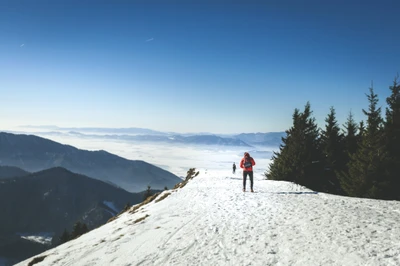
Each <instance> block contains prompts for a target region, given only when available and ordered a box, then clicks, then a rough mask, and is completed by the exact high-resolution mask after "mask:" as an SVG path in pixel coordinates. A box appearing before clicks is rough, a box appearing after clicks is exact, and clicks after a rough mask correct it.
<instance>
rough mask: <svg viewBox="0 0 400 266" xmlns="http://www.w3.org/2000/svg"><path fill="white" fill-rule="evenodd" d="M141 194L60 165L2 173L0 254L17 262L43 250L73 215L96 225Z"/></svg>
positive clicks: (139, 198) (138, 199)
mask: <svg viewBox="0 0 400 266" xmlns="http://www.w3.org/2000/svg"><path fill="white" fill-rule="evenodd" d="M4 169H7V168H5V167H1V168H0V170H1V172H3V170H4ZM12 169H13V170H14V172H15V173H16V174H18V175H19V174H21V173H22V172H24V171H23V170H22V169H19V171H17V168H15V167H13V168H12ZM143 194H144V193H143V192H141V193H130V192H127V191H125V190H123V189H121V188H117V187H115V186H112V185H110V184H107V183H105V182H103V181H100V180H96V179H93V178H89V177H87V176H83V175H80V174H75V173H72V172H70V171H68V170H66V169H64V168H61V167H55V168H51V169H47V170H44V171H40V172H35V173H28V174H27V175H24V176H19V177H8V178H7V179H1V180H0V210H1V216H0V257H3V258H7V259H8V261H14V262H16V261H20V260H22V259H24V258H27V257H29V256H32V255H34V254H37V253H38V252H42V251H44V250H46V249H48V248H49V247H51V246H52V245H54V244H57V242H58V241H57V240H58V238H59V236H60V235H61V233H62V232H63V231H64V230H65V229H66V230H68V231H71V229H72V227H73V225H74V223H76V222H77V221H80V222H82V223H85V224H86V225H87V226H88V228H89V229H94V228H97V227H98V226H100V225H103V224H104V223H106V222H107V220H109V219H110V218H111V217H113V216H115V215H116V214H118V213H119V212H120V211H121V210H122V209H123V208H124V207H125V206H127V205H131V204H136V203H139V202H141V201H142V200H143ZM40 238H41V241H38V239H40ZM0 264H1V263H0Z"/></svg>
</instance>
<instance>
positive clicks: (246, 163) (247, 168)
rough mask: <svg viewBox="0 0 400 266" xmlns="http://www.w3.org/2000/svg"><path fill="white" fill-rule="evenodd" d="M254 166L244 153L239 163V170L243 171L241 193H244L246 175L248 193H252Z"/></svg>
mask: <svg viewBox="0 0 400 266" xmlns="http://www.w3.org/2000/svg"><path fill="white" fill-rule="evenodd" d="M254 165H256V162H255V161H254V159H253V158H252V157H250V154H249V153H248V152H245V153H244V157H243V158H242V160H241V161H240V168H242V169H243V192H245V191H246V180H247V175H249V177H250V191H251V192H254V190H253V166H254Z"/></svg>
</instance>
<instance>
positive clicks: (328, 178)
mask: <svg viewBox="0 0 400 266" xmlns="http://www.w3.org/2000/svg"><path fill="white" fill-rule="evenodd" d="M325 122H326V125H325V130H322V131H321V150H322V154H323V156H324V166H325V169H324V170H325V171H324V175H323V180H322V186H323V190H324V191H326V192H329V193H340V184H339V181H338V179H337V177H336V172H338V171H342V170H343V169H344V164H345V162H344V156H343V155H344V152H343V134H342V133H340V128H339V125H338V123H337V120H336V112H335V109H334V108H333V107H331V108H330V113H329V114H328V117H327V118H326V119H325Z"/></svg>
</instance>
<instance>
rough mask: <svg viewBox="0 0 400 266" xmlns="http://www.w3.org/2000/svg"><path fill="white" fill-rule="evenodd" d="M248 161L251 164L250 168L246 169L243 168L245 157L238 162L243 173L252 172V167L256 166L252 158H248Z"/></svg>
mask: <svg viewBox="0 0 400 266" xmlns="http://www.w3.org/2000/svg"><path fill="white" fill-rule="evenodd" d="M249 160H250V162H251V166H250V167H247V168H245V167H244V161H245V157H243V158H242V160H241V161H240V168H243V169H244V171H253V166H254V165H256V162H255V161H254V159H253V157H249Z"/></svg>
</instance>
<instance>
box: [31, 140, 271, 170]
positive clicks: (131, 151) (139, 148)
mask: <svg viewBox="0 0 400 266" xmlns="http://www.w3.org/2000/svg"><path fill="white" fill-rule="evenodd" d="M35 135H37V136H41V137H44V138H47V139H51V140H53V141H56V142H59V143H62V144H68V145H71V146H74V147H76V148H78V149H84V150H92V151H93V150H105V151H108V152H110V153H113V154H116V155H118V156H121V157H124V158H126V159H130V160H142V161H145V162H148V163H150V164H153V165H156V166H158V167H160V168H162V169H164V170H167V171H169V172H171V173H173V174H175V175H177V176H180V177H185V176H186V172H187V171H188V170H189V168H196V169H198V170H201V171H207V170H208V171H210V170H212V171H213V172H214V173H215V172H217V173H221V174H226V173H229V172H231V171H232V164H233V163H234V162H235V163H236V165H237V166H239V162H240V159H241V158H242V157H243V153H244V152H245V151H248V152H250V154H251V156H252V157H253V158H254V159H255V161H256V167H255V169H254V172H255V175H256V176H263V174H264V173H265V171H266V170H267V168H268V165H269V163H270V158H271V153H272V151H273V150H276V149H277V148H276V147H275V148H272V147H250V148H248V147H232V146H216V145H184V144H176V145H172V144H167V143H161V142H152V143H150V142H147V143H146V142H138V141H125V140H111V139H101V138H94V137H90V138H80V137H77V136H75V135H64V134H63V135H59V136H57V135H48V134H43V135H41V134H40V133H35Z"/></svg>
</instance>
